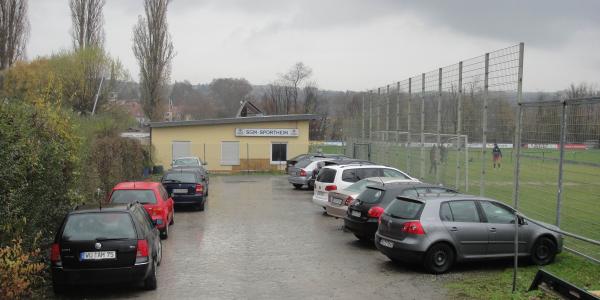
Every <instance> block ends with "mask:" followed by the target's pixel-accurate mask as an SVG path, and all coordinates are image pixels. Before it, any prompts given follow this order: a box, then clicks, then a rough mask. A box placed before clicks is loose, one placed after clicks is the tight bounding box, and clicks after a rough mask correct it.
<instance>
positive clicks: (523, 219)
mask: <svg viewBox="0 0 600 300" xmlns="http://www.w3.org/2000/svg"><path fill="white" fill-rule="evenodd" d="M519 225H527V221H526V220H525V218H523V217H521V216H519Z"/></svg>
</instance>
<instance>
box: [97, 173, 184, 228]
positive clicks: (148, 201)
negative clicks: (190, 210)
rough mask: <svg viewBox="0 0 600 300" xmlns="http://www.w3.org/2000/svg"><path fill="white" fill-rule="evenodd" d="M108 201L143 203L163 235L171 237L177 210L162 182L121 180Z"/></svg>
mask: <svg viewBox="0 0 600 300" xmlns="http://www.w3.org/2000/svg"><path fill="white" fill-rule="evenodd" d="M108 202H109V203H133V202H139V203H141V204H142V205H144V208H145V209H146V211H148V214H149V215H150V216H151V217H152V220H153V221H154V223H155V224H156V227H157V228H158V230H160V235H161V237H162V238H164V239H166V238H168V237H169V227H170V226H171V225H173V224H174V223H175V211H174V209H173V199H171V197H169V194H168V193H167V191H166V190H165V188H164V187H163V186H162V184H161V183H160V182H146V181H132V182H121V183H119V184H117V185H116V186H115V187H114V188H113V189H112V192H111V194H110V198H109V201H108Z"/></svg>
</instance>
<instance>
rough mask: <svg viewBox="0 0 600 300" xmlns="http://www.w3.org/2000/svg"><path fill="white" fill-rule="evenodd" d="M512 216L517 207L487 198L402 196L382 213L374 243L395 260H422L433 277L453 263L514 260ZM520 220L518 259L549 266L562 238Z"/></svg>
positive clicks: (560, 249) (538, 226)
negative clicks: (521, 258)
mask: <svg viewBox="0 0 600 300" xmlns="http://www.w3.org/2000/svg"><path fill="white" fill-rule="evenodd" d="M514 218H515V210H514V209H512V208H511V207H509V206H507V205H505V204H503V203H501V202H499V201H496V200H492V199H488V198H483V197H477V196H470V195H461V194H455V195H452V196H444V197H431V196H424V197H404V196H399V197H397V199H395V200H394V201H392V203H390V205H389V206H388V207H387V208H386V209H385V211H384V212H383V214H382V215H381V218H380V222H379V228H378V230H377V234H376V235H375V245H376V246H377V249H379V250H380V251H381V252H382V253H383V254H385V255H386V256H387V257H389V258H390V259H391V260H392V261H395V262H413V261H419V262H422V263H423V265H424V266H425V268H426V269H427V271H429V272H431V273H444V272H447V271H448V270H449V269H450V268H451V267H452V265H453V264H454V263H455V262H460V261H466V260H480V259H496V258H502V257H512V256H513V255H514V243H513V241H514V232H515V224H514ZM518 222H519V256H528V257H530V258H531V260H532V261H533V262H534V263H535V264H538V265H546V264H549V263H551V262H552V261H553V260H554V257H555V256H556V254H557V253H560V252H561V251H562V244H563V242H562V236H561V235H560V234H558V233H556V232H554V231H552V230H548V229H546V228H544V227H542V226H540V225H537V224H534V223H532V222H528V221H526V220H525V219H524V218H523V217H522V216H520V215H518ZM539 223H540V224H542V223H541V222H539ZM544 226H545V227H547V228H550V229H555V230H558V228H557V227H556V226H553V225H549V224H544Z"/></svg>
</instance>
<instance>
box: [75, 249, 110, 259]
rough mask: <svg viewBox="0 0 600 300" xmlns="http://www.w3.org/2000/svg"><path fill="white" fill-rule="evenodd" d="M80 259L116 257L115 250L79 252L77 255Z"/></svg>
mask: <svg viewBox="0 0 600 300" xmlns="http://www.w3.org/2000/svg"><path fill="white" fill-rule="evenodd" d="M79 258H80V259H81V260H102V259H115V258H117V252H115V251H95V252H81V254H80V255H79Z"/></svg>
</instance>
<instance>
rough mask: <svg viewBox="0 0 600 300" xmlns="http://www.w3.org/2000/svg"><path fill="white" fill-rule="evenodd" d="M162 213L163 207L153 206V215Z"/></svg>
mask: <svg viewBox="0 0 600 300" xmlns="http://www.w3.org/2000/svg"><path fill="white" fill-rule="evenodd" d="M162 213H163V209H162V207H154V208H152V215H153V216H157V215H162Z"/></svg>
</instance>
